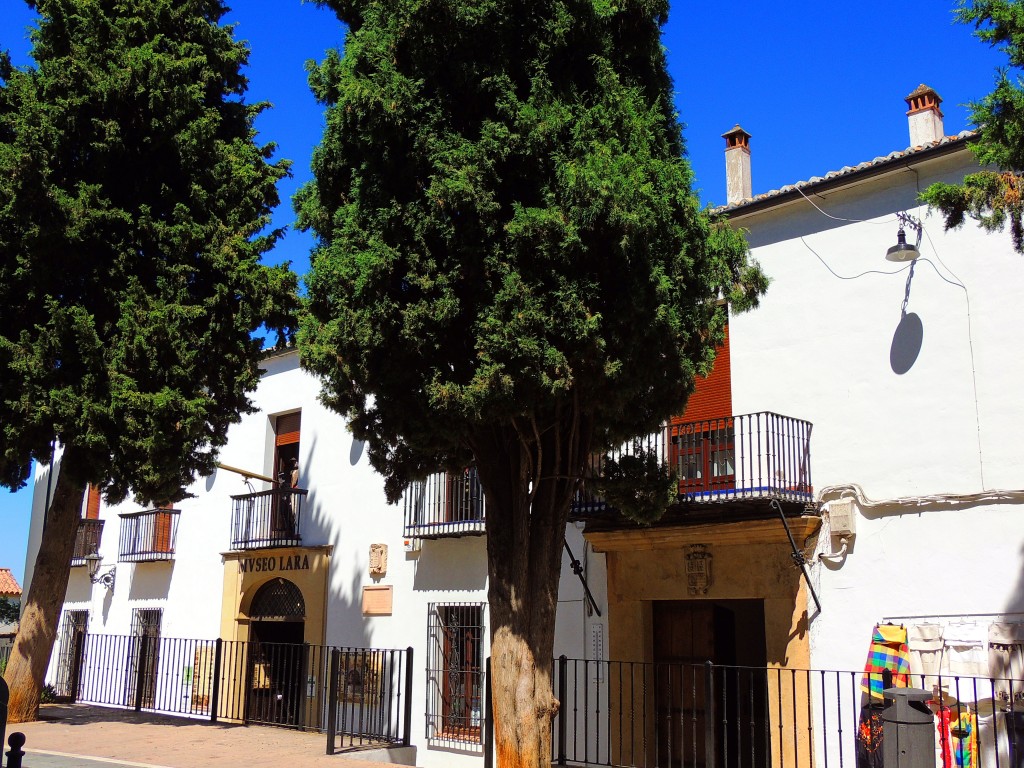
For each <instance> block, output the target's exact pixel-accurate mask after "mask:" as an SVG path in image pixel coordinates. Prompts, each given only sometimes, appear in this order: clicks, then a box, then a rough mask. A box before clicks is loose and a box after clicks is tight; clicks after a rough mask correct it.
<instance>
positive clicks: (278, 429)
mask: <svg viewBox="0 0 1024 768" xmlns="http://www.w3.org/2000/svg"><path fill="white" fill-rule="evenodd" d="M301 427H302V411H295V412H294V413H285V414H282V415H281V416H278V417H277V418H275V419H274V479H275V480H276V481H277V483H278V486H279V487H285V488H297V487H298V486H299V439H300V437H301Z"/></svg>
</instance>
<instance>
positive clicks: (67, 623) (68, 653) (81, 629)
mask: <svg viewBox="0 0 1024 768" xmlns="http://www.w3.org/2000/svg"><path fill="white" fill-rule="evenodd" d="M88 627H89V612H88V611H65V612H64V621H63V624H62V627H61V631H60V651H59V653H60V655H59V657H58V658H59V661H58V664H57V679H56V680H55V685H54V687H55V688H56V689H57V693H58V695H60V696H74V695H75V694H76V693H77V691H75V690H72V689H73V688H75V687H77V684H78V681H77V672H78V670H77V669H76V664H78V663H79V662H80V661H81V656H82V652H83V646H84V643H85V633H86V632H87V631H88Z"/></svg>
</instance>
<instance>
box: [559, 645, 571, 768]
mask: <svg viewBox="0 0 1024 768" xmlns="http://www.w3.org/2000/svg"><path fill="white" fill-rule="evenodd" d="M568 669H569V660H568V659H567V658H566V656H565V654H564V653H563V654H562V655H561V656H559V657H558V714H557V715H556V717H557V718H558V765H565V731H566V722H565V720H566V718H565V700H566V699H567V698H568V697H569V694H568V688H567V682H566V676H567V672H568Z"/></svg>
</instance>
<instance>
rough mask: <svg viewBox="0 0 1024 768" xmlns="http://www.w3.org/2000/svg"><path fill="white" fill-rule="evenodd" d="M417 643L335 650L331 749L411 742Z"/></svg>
mask: <svg viewBox="0 0 1024 768" xmlns="http://www.w3.org/2000/svg"><path fill="white" fill-rule="evenodd" d="M412 658H413V653H412V648H406V649H405V650H395V649H393V650H381V649H370V648H334V649H332V650H331V656H330V670H329V678H328V679H329V681H330V685H329V688H328V699H327V754H329V755H331V754H334V752H336V751H337V750H339V749H344V748H345V747H361V746H368V745H374V744H381V743H384V744H402V745H405V746H408V745H409V741H410V733H409V728H410V725H411V723H412Z"/></svg>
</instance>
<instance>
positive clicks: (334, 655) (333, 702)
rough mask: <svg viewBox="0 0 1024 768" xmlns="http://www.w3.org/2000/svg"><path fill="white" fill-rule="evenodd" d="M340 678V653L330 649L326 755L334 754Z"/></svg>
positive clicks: (335, 649)
mask: <svg viewBox="0 0 1024 768" xmlns="http://www.w3.org/2000/svg"><path fill="white" fill-rule="evenodd" d="M340 676H341V651H339V650H338V649H337V648H331V664H330V671H329V672H328V674H327V754H328V755H333V754H334V744H335V740H336V738H337V736H338V681H339V678H340Z"/></svg>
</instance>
